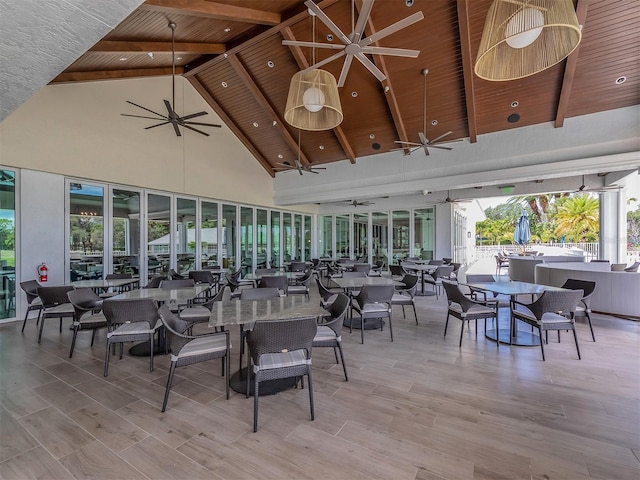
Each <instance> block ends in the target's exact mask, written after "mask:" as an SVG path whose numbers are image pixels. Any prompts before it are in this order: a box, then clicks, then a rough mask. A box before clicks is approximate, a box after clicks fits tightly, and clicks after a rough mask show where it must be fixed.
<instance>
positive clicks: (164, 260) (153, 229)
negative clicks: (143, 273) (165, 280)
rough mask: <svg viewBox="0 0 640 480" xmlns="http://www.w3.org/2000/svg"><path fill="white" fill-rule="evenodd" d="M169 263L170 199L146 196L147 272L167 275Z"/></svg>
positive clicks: (165, 196)
mask: <svg viewBox="0 0 640 480" xmlns="http://www.w3.org/2000/svg"><path fill="white" fill-rule="evenodd" d="M170 262H171V197H169V196H168V195H158V194H154V193H150V194H148V195H147V272H148V276H149V278H151V277H153V276H156V275H164V276H167V275H169V268H170Z"/></svg>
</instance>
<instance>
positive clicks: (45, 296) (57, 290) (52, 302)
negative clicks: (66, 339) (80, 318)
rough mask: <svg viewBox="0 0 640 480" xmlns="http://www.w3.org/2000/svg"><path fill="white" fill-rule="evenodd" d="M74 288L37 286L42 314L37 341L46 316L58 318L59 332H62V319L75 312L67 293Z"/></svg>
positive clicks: (69, 316) (70, 316) (39, 339)
mask: <svg viewBox="0 0 640 480" xmlns="http://www.w3.org/2000/svg"><path fill="white" fill-rule="evenodd" d="M71 290H74V287H72V286H66V285H65V286H56V287H43V286H40V287H38V297H40V300H41V301H42V315H41V318H40V330H39V332H38V343H40V341H41V340H42V331H43V330H44V321H45V320H46V319H47V318H59V319H60V332H62V319H63V318H73V317H74V316H75V314H76V312H75V310H74V308H73V305H71V303H70V302H69V297H68V296H67V293H68V292H70V291H71Z"/></svg>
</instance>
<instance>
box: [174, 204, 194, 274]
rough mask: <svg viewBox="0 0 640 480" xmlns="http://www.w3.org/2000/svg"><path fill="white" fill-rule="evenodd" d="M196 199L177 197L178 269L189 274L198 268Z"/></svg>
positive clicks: (180, 272) (179, 271)
mask: <svg viewBox="0 0 640 480" xmlns="http://www.w3.org/2000/svg"><path fill="white" fill-rule="evenodd" d="M196 242H197V235H196V201H195V200H192V199H189V198H180V197H178V198H177V199H176V255H177V264H176V270H177V271H178V273H179V274H181V275H188V274H189V272H190V271H191V270H195V269H196Z"/></svg>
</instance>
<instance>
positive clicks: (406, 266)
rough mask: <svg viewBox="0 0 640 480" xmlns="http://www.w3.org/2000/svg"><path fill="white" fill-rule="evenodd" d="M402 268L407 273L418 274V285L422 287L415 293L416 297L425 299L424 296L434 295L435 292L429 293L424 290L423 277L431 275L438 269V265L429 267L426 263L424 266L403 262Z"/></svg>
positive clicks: (422, 264)
mask: <svg viewBox="0 0 640 480" xmlns="http://www.w3.org/2000/svg"><path fill="white" fill-rule="evenodd" d="M402 267H403V268H404V269H405V270H407V271H414V272H420V283H421V284H422V287H421V288H420V290H419V291H417V292H416V295H418V296H421V297H426V296H431V295H435V294H436V292H430V291H427V290H425V289H424V284H425V281H424V276H425V274H427V273H429V274H431V273H433V272H435V271H436V270H437V269H438V265H429V264H428V263H426V264H425V263H410V262H403V263H402Z"/></svg>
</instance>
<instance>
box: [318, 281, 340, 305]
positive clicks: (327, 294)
mask: <svg viewBox="0 0 640 480" xmlns="http://www.w3.org/2000/svg"><path fill="white" fill-rule="evenodd" d="M316 284H317V285H318V293H319V294H320V296H321V297H322V299H323V300H329V299H330V298H331V297H333V296H334V295H335V293H332V292H331V290H329V289H328V288H327V287H326V286H325V285H324V283H322V282H321V281H320V279H319V278H316Z"/></svg>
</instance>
